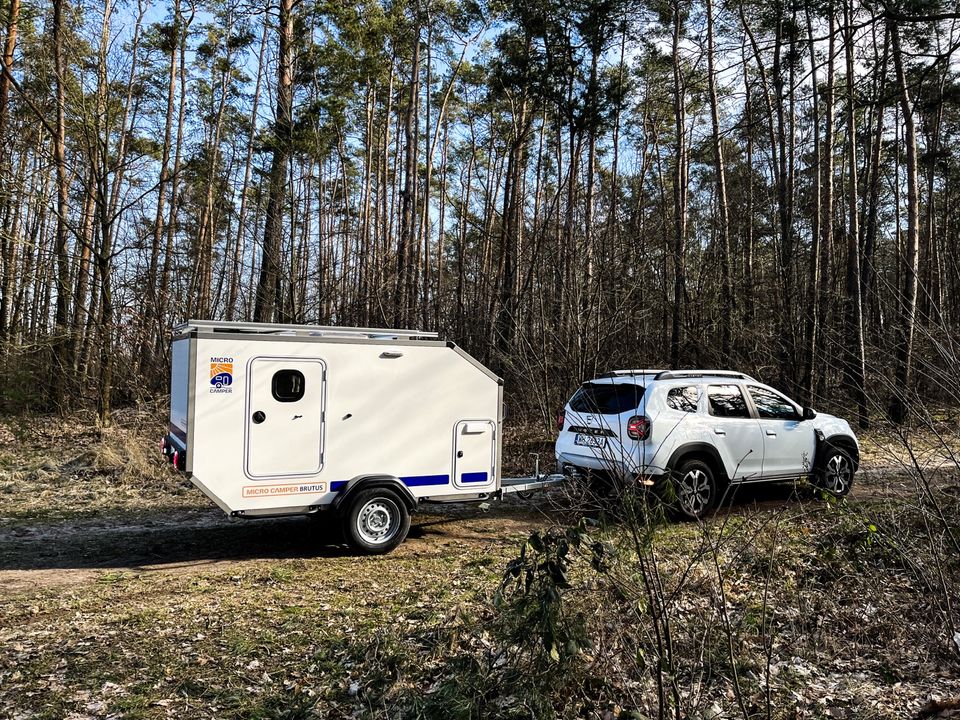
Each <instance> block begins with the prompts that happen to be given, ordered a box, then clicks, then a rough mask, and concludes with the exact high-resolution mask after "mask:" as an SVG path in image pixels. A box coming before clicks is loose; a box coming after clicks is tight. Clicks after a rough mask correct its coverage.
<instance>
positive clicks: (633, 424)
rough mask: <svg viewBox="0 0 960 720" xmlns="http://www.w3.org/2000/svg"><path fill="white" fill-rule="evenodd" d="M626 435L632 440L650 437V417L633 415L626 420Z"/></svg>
mask: <svg viewBox="0 0 960 720" xmlns="http://www.w3.org/2000/svg"><path fill="white" fill-rule="evenodd" d="M627 435H629V436H630V437H631V439H633V440H646V439H647V438H648V437H650V419H649V418H646V417H644V416H643V415H634V416H633V417H632V418H630V419H629V420H628V421H627Z"/></svg>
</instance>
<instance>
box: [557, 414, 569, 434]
mask: <svg viewBox="0 0 960 720" xmlns="http://www.w3.org/2000/svg"><path fill="white" fill-rule="evenodd" d="M566 421H567V411H566V410H565V409H564V410H561V411H560V412H558V413H557V430H563V425H564V423H566Z"/></svg>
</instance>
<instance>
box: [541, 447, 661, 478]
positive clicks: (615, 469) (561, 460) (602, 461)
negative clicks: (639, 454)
mask: <svg viewBox="0 0 960 720" xmlns="http://www.w3.org/2000/svg"><path fill="white" fill-rule="evenodd" d="M556 456H557V472H559V473H563V474H564V475H578V474H579V475H582V474H583V473H584V471H591V470H594V471H602V472H608V473H609V472H612V473H618V474H622V475H637V476H646V477H653V478H656V477H660V476H662V475H663V474H664V473H665V472H666V468H661V467H657V466H654V465H641V464H640V463H637V462H636V461H635V460H634V459H633V458H624V459H623V460H620V459H617V460H612V459H609V458H599V457H597V456H595V455H580V454H579V453H571V452H564V451H559V450H558V451H557V452H556Z"/></svg>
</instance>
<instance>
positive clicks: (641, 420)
mask: <svg viewBox="0 0 960 720" xmlns="http://www.w3.org/2000/svg"><path fill="white" fill-rule="evenodd" d="M557 426H558V429H559V431H560V434H559V436H558V437H557V444H556V455H557V465H558V467H559V469H560V471H561V472H563V473H565V474H573V475H584V476H593V477H600V478H602V479H604V480H606V481H608V482H610V481H620V482H622V481H624V480H640V481H643V482H646V483H647V484H654V485H656V486H657V487H658V488H662V489H666V488H667V487H672V490H673V493H668V495H675V497H676V500H677V502H676V509H677V510H678V511H679V512H680V513H681V514H682V515H685V516H687V517H691V518H700V517H703V516H704V515H705V514H706V513H707V512H709V511H710V509H711V508H712V507H713V506H714V504H715V503H716V502H717V498H718V496H719V494H720V491H721V490H723V489H724V488H725V487H726V486H727V485H728V484H732V483H747V482H776V481H782V480H791V479H795V478H799V477H807V478H810V479H811V480H812V481H813V482H814V483H815V484H817V485H818V486H819V487H822V488H823V489H825V490H827V491H829V492H831V493H833V494H834V495H838V496H842V495H846V494H847V492H849V491H850V486H851V484H852V482H853V475H854V473H855V472H856V470H857V466H858V464H859V462H860V446H859V443H858V442H857V438H856V436H855V435H854V434H853V431H852V430H851V429H850V425H849V424H848V423H847V421H846V420H841V419H840V418H837V417H834V416H832V415H827V414H826V413H815V412H814V411H813V410H811V409H810V408H806V407H802V406H800V405H799V404H797V403H795V402H794V401H793V400H791V399H789V398H788V397H786V396H785V395H783V394H781V393H779V392H777V391H776V390H774V389H773V388H771V387H769V386H768V385H764V384H762V383H759V382H757V381H756V380H754V379H753V378H752V377H750V376H748V375H744V374H742V373H738V372H730V371H726V370H618V371H616V372H612V373H607V374H606V375H603V376H602V377H599V378H597V379H595V380H590V381H589V382H585V383H584V384H583V385H581V386H580V389H579V390H577V392H576V393H575V394H574V396H573V397H572V398H570V401H569V402H568V403H567V405H566V407H564V409H563V411H561V413H560V415H559V417H558V419H557ZM666 481H669V482H666Z"/></svg>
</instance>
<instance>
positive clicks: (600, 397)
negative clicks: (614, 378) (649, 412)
mask: <svg viewBox="0 0 960 720" xmlns="http://www.w3.org/2000/svg"><path fill="white" fill-rule="evenodd" d="M643 391H644V388H643V386H641V385H634V384H633V383H596V384H594V383H584V384H583V385H582V386H581V387H580V389H579V390H577V393H576V395H574V396H573V397H572V398H571V399H570V409H571V410H573V411H574V412H577V413H590V414H597V415H619V414H620V413H623V412H627V411H628V410H636V409H637V408H638V407H639V406H640V401H641V400H642V399H643Z"/></svg>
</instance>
